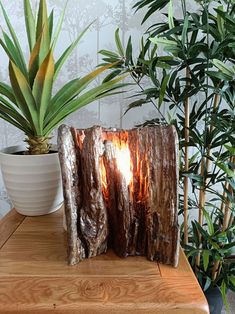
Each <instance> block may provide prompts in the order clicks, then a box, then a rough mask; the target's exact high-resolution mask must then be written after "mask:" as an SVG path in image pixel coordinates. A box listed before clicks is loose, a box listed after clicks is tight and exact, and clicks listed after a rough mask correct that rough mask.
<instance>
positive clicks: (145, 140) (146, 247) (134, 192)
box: [59, 126, 179, 266]
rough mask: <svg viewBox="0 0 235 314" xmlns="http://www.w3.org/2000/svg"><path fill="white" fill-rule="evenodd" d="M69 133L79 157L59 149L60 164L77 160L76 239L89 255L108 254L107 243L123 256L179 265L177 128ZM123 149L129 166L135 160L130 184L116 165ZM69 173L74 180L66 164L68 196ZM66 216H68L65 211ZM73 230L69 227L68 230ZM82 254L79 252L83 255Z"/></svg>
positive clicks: (64, 174)
mask: <svg viewBox="0 0 235 314" xmlns="http://www.w3.org/2000/svg"><path fill="white" fill-rule="evenodd" d="M62 130H63V127H62V128H61V129H60V130H59V133H60V135H59V138H60V139H61V141H63V136H64V135H63V134H61V133H62V132H61V131H62ZM66 130H68V129H66ZM70 132H71V135H70V139H71V138H72V137H73V139H74V146H72V147H73V148H74V147H75V150H76V152H75V150H74V149H73V150H70V149H71V145H70V146H69V145H64V146H65V148H61V146H63V145H59V150H60V151H61V152H60V159H61V164H63V162H65V163H66V161H65V156H68V155H69V154H73V155H74V156H76V158H77V159H78V162H77V165H79V166H77V168H75V167H73V170H72V171H75V172H76V175H75V176H74V178H76V179H77V176H79V182H80V183H79V184H77V185H76V188H77V189H78V191H77V197H78V200H79V201H77V202H75V203H76V205H75V207H77V211H78V213H77V216H75V215H74V216H73V217H74V219H75V220H76V219H77V220H76V221H75V224H77V229H78V230H79V232H78V233H77V237H79V239H80V241H81V243H82V245H83V247H84V250H85V256H86V257H92V256H95V255H98V254H100V253H102V252H105V251H106V247H107V243H108V244H109V245H110V246H111V247H112V248H113V249H114V251H115V252H116V253H117V254H118V255H119V256H121V257H126V256H128V255H145V256H147V258H148V259H149V260H152V261H159V262H162V263H166V264H170V265H173V266H176V265H177V263H178V250H179V227H178V143H177V135H176V131H175V129H174V128H173V127H171V126H158V127H148V128H141V129H133V130H128V131H124V130H118V131H112V130H105V129H102V128H101V127H93V128H90V129H87V130H75V129H72V128H71V129H70ZM67 136H68V135H67ZM123 146H124V147H128V150H129V157H125V158H126V161H125V162H127V163H128V160H127V159H128V158H129V159H130V160H129V163H130V168H131V169H129V170H130V171H131V173H132V174H131V179H130V182H127V178H126V176H125V173H123V171H121V170H120V169H119V165H118V162H117V161H118V150H119V149H120V148H121V147H123ZM66 147H67V148H66ZM65 150H70V151H66V152H65ZM66 166H67V165H66ZM70 168H71V167H70ZM67 172H69V176H70V175H71V176H72V174H71V170H67V169H66V167H65V166H63V165H62V177H63V183H64V184H63V185H64V190H65V195H66V193H69V190H70V189H71V185H69V184H68V182H69V180H68V179H67V177H68V173H67ZM78 172H79V175H77V173H78ZM66 191H67V192H66ZM75 194H76V192H75ZM67 198H68V197H67ZM75 198H76V197H75ZM73 200H74V198H73ZM67 203H68V202H67V201H66V200H65V207H67V206H69V207H70V208H71V205H70V204H68V205H67ZM66 212H69V211H68V210H67V209H66ZM68 222H70V220H69V219H68ZM73 226H74V225H73V224H71V222H70V225H68V229H70V228H73ZM73 236H76V233H73ZM74 242H75V239H73V241H72V243H74ZM71 247H72V246H71V245H70V246H69V248H70V249H71ZM81 253H82V252H81V251H79V252H78V255H79V254H81ZM83 258H84V255H83V256H80V257H79V258H77V262H79V261H80V260H82V259H83ZM69 263H71V262H70V260H69Z"/></svg>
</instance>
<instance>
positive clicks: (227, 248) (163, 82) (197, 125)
mask: <svg viewBox="0 0 235 314" xmlns="http://www.w3.org/2000/svg"><path fill="white" fill-rule="evenodd" d="M196 2H197V5H198V9H199V10H197V12H189V11H188V8H187V5H186V1H185V0H182V1H181V2H180V4H181V8H182V14H181V17H180V18H176V17H175V14H174V6H173V2H172V1H171V0H164V1H160V0H148V1H147V0H144V1H137V2H136V3H135V5H134V8H135V9H136V10H137V11H138V10H142V9H143V8H145V10H146V13H145V16H144V19H143V22H142V23H144V22H145V21H146V20H149V18H150V17H151V16H152V15H153V16H154V15H155V14H158V20H159V14H161V13H162V12H166V11H167V14H165V13H164V16H165V17H167V19H164V18H163V21H162V22H157V23H155V24H153V25H151V26H150V27H149V28H148V30H147V31H146V34H145V35H144V36H143V38H142V40H141V49H140V52H139V55H138V56H137V58H136V57H134V56H133V53H132V50H133V48H132V41H131V37H130V38H129V40H128V43H127V45H126V47H125V48H124V47H122V45H121V42H120V38H119V31H118V30H117V31H116V34H115V40H116V46H117V49H116V51H107V50H101V51H100V53H101V54H102V55H103V60H104V63H103V64H102V65H108V64H109V65H110V64H111V63H112V62H119V63H116V64H115V66H114V67H113V72H112V73H111V74H110V75H109V76H108V77H107V80H109V79H110V78H113V77H115V76H117V75H120V74H122V73H124V72H128V73H130V76H131V78H132V79H133V81H134V82H135V83H136V85H137V87H138V92H137V93H136V95H135V99H134V101H132V102H130V104H129V106H128V108H127V111H129V110H133V108H135V107H140V106H144V105H145V104H147V103H152V104H153V106H154V108H155V109H156V117H155V118H154V119H152V120H148V121H146V122H145V123H144V124H143V125H148V124H151V125H152V124H162V123H163V124H174V125H175V127H176V129H177V131H178V134H179V140H180V151H181V153H180V178H181V182H180V188H181V189H180V191H181V193H180V215H183V218H184V223H183V224H182V226H181V227H182V228H181V230H182V232H181V239H182V246H183V248H184V249H185V252H186V254H187V256H188V259H189V262H190V264H191V266H192V268H193V270H194V271H195V274H196V276H197V278H198V281H199V283H200V284H201V286H202V288H203V289H204V291H206V290H207V289H209V288H211V287H214V286H218V287H219V288H220V289H221V293H222V295H223V299H224V302H225V303H226V297H225V294H226V289H227V288H229V289H232V290H233V291H235V255H234V253H233V251H232V249H233V248H234V247H235V219H234V215H235V174H234V170H235V157H234V156H235V148H234V147H235V139H234V134H235V3H234V1H226V0H217V1H213V2H212V1H208V0H200V1H199V0H198V1H195V3H196ZM162 10H163V11H162ZM156 20H157V19H156V18H155V20H154V21H156ZM146 80H147V81H148V83H147V84H146ZM163 109H164V110H163ZM163 112H164V114H163Z"/></svg>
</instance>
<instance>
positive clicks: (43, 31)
mask: <svg viewBox="0 0 235 314" xmlns="http://www.w3.org/2000/svg"><path fill="white" fill-rule="evenodd" d="M40 36H42V41H41V46H40V52H39V64H41V63H42V62H43V61H44V59H45V58H46V56H47V55H48V53H49V50H50V33H49V25H48V17H47V6H46V1H45V0H40V3H39V10H38V19H37V28H36V40H38V38H39V37H40Z"/></svg>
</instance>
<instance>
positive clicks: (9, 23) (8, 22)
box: [0, 1, 27, 73]
mask: <svg viewBox="0 0 235 314" xmlns="http://www.w3.org/2000/svg"><path fill="white" fill-rule="evenodd" d="M0 6H1V9H2V13H3V16H4V19H5V21H6V24H7V27H8V29H9V32H10V34H11V37H12V40H13V42H14V44H15V48H16V50H17V52H18V54H19V58H20V59H21V62H22V64H23V66H24V71H23V73H27V67H26V63H25V59H24V55H23V52H22V49H21V46H20V43H19V41H18V38H17V35H16V33H15V31H14V28H13V26H12V25H11V22H10V20H9V17H8V15H7V13H6V10H5V9H4V7H3V5H2V2H1V1H0Z"/></svg>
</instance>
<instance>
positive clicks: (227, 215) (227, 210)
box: [212, 156, 235, 280]
mask: <svg viewBox="0 0 235 314" xmlns="http://www.w3.org/2000/svg"><path fill="white" fill-rule="evenodd" d="M230 161H231V162H232V163H233V164H235V156H233V157H232V158H231V159H230ZM233 172H234V173H235V169H234V170H233ZM228 191H229V193H231V194H232V193H233V189H232V186H231V185H230V186H229V187H228ZM230 206H231V201H230V200H229V198H227V201H226V205H225V208H224V220H223V227H222V231H225V230H227V229H228V227H229V226H230V223H232V222H233V216H232V215H231V210H230ZM219 270H220V261H219V260H217V261H215V264H214V267H213V269H212V280H215V279H216V277H217V275H218V274H219Z"/></svg>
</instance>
